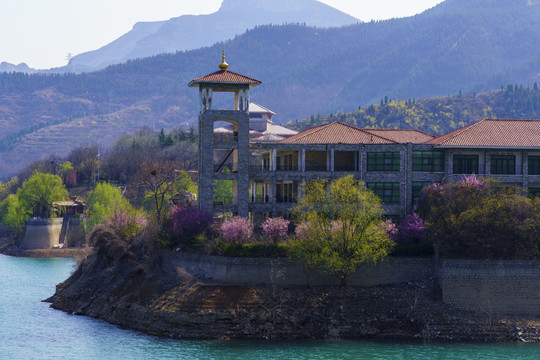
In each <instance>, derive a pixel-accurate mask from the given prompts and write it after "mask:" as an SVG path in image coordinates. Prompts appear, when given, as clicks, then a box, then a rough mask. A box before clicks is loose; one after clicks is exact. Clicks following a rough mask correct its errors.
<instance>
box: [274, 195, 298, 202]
mask: <svg viewBox="0 0 540 360" xmlns="http://www.w3.org/2000/svg"><path fill="white" fill-rule="evenodd" d="M276 202H277V203H296V202H298V197H297V196H296V195H278V196H276Z"/></svg>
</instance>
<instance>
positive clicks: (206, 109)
mask: <svg viewBox="0 0 540 360" xmlns="http://www.w3.org/2000/svg"><path fill="white" fill-rule="evenodd" d="M227 68H228V65H227V64H226V62H225V57H224V56H223V60H222V64H220V70H219V71H217V72H215V73H212V74H209V75H207V76H204V77H201V78H197V79H194V80H193V81H191V83H190V84H189V86H194V87H196V86H198V87H199V97H200V104H201V107H200V114H199V178H198V185H199V206H200V207H201V208H203V209H205V210H206V211H209V212H211V213H236V214H238V215H240V216H244V217H245V216H251V217H252V219H254V221H256V222H259V221H261V220H262V219H264V218H265V217H268V216H270V217H273V216H287V214H288V213H289V211H290V209H291V208H292V207H293V206H294V205H295V203H296V201H297V199H298V198H299V197H301V196H302V185H303V184H304V182H305V181H309V180H316V179H327V180H332V179H335V178H338V177H341V176H344V175H348V174H352V175H353V176H354V177H355V178H357V179H359V180H361V181H363V182H365V183H366V185H367V187H368V188H370V189H372V190H373V191H374V192H375V193H376V194H377V195H379V196H380V197H381V198H382V201H383V206H384V209H385V212H386V214H388V215H392V216H396V217H403V216H405V215H406V214H408V213H410V212H412V211H414V209H415V207H416V202H417V198H418V197H419V196H420V194H421V189H422V188H423V187H424V186H426V185H429V184H431V183H434V182H447V181H455V180H459V179H461V178H462V177H463V175H469V174H476V175H479V176H486V177H493V178H496V179H498V180H500V181H502V182H503V183H504V184H506V185H508V186H512V187H516V188H522V189H523V191H524V192H526V193H527V192H528V194H530V195H538V194H540V120H507V119H503V120H495V119H485V120H481V121H479V122H476V123H474V124H471V125H469V126H466V127H464V128H461V129H458V130H455V131H453V132H451V133H448V134H446V135H443V136H440V137H436V136H434V135H431V134H427V133H424V132H422V131H419V130H399V129H359V128H356V127H353V126H350V125H346V124H343V123H339V122H334V123H330V124H325V125H321V126H317V127H314V128H311V129H307V130H305V131H303V132H301V133H298V134H295V135H292V136H291V134H292V133H289V134H287V136H289V137H287V138H272V137H269V136H263V137H258V138H257V137H253V136H252V137H251V138H250V114H249V109H250V104H249V90H250V89H251V88H253V87H255V86H258V85H259V84H261V82H260V81H258V80H255V79H252V78H250V77H247V76H244V75H240V74H236V73H234V72H231V71H229V70H228V69H227ZM216 92H232V93H234V102H233V106H232V109H231V110H217V109H214V108H213V107H212V103H213V94H214V93H216ZM253 108H254V107H252V109H253ZM261 108H262V107H260V106H259V105H257V109H258V111H260V110H259V109H261ZM262 109H264V110H262V111H263V112H266V111H267V110H268V109H266V108H262ZM269 112H270V111H269V110H268V112H267V114H269ZM270 113H271V112H270ZM271 114H272V115H273V113H271ZM221 121H226V122H228V123H229V124H230V125H229V127H231V128H232V131H229V132H224V131H222V130H218V131H216V129H219V128H216V123H218V122H221ZM252 121H253V120H252ZM258 121H259V122H262V121H261V120H258ZM257 126H259V127H260V126H261V125H260V124H253V126H252V127H257ZM261 130H262V129H261ZM285 130H286V129H285ZM267 135H268V134H267ZM272 139H274V141H272ZM224 168H226V169H227V170H228V171H223V169H224ZM215 180H225V181H230V182H231V185H232V188H233V196H232V199H218V198H216V197H215V196H214V181H215Z"/></svg>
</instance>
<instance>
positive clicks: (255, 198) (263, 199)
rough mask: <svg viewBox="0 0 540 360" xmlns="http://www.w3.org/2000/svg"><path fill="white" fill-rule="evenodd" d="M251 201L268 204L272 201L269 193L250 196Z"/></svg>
mask: <svg viewBox="0 0 540 360" xmlns="http://www.w3.org/2000/svg"><path fill="white" fill-rule="evenodd" d="M249 201H250V202H251V203H253V204H266V203H269V202H270V198H269V197H268V195H265V196H250V197H249Z"/></svg>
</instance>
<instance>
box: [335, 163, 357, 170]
mask: <svg viewBox="0 0 540 360" xmlns="http://www.w3.org/2000/svg"><path fill="white" fill-rule="evenodd" d="M334 171H356V168H355V166H354V165H353V164H352V165H339V166H336V165H334Z"/></svg>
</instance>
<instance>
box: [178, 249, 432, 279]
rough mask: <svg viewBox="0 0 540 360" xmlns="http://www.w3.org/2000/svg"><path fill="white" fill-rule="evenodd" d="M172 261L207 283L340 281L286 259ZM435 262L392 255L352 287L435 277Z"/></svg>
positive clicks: (359, 275)
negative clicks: (433, 273) (392, 256)
mask: <svg viewBox="0 0 540 360" xmlns="http://www.w3.org/2000/svg"><path fill="white" fill-rule="evenodd" d="M172 261H173V264H174V265H175V266H177V267H179V268H183V269H185V270H186V271H187V272H188V273H190V274H192V275H193V276H195V277H197V278H199V279H201V280H204V281H206V282H216V283H221V284H231V285H260V284H271V285H276V286H305V285H308V284H309V285H336V284H339V280H338V279H337V278H336V277H332V276H330V275H327V274H324V273H321V272H316V271H310V272H309V274H307V273H306V272H305V271H304V269H303V267H302V266H301V265H298V264H293V263H291V262H290V261H288V260H286V259H269V258H229V257H220V256H208V255H200V254H188V253H178V254H176V255H175V256H174V257H173V259H172ZM432 267H433V263H432V260H431V259H426V258H410V259H409V258H407V259H403V258H399V259H396V258H390V259H388V260H386V261H384V262H381V263H378V264H374V265H363V266H361V267H360V269H358V271H357V272H356V273H354V274H352V275H351V277H350V279H349V284H350V285H352V286H375V285H387V284H397V283H402V282H409V281H421V280H425V279H427V278H429V277H430V276H432Z"/></svg>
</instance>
